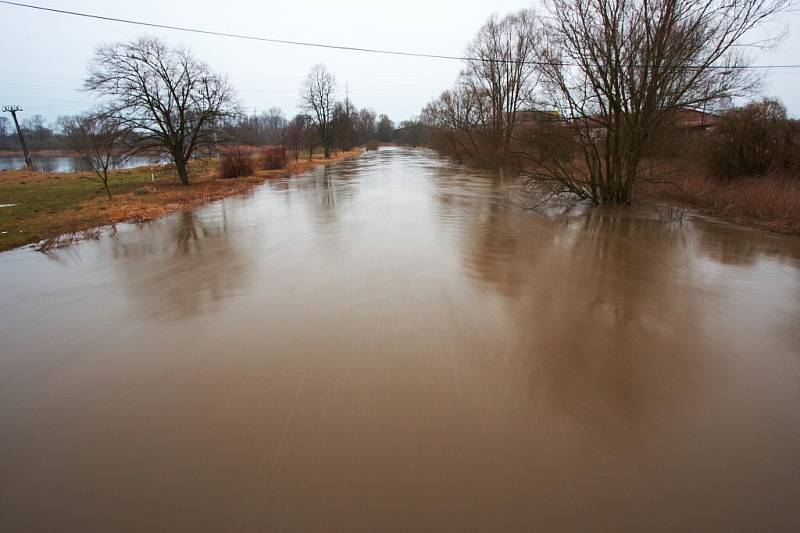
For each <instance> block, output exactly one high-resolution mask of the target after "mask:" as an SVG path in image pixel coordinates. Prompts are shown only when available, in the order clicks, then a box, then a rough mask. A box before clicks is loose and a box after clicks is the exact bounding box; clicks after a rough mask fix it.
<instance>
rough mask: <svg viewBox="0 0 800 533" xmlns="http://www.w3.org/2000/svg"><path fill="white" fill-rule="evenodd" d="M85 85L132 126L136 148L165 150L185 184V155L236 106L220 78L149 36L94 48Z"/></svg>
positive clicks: (203, 143) (210, 137)
mask: <svg viewBox="0 0 800 533" xmlns="http://www.w3.org/2000/svg"><path fill="white" fill-rule="evenodd" d="M85 88H86V89H88V90H89V91H91V92H93V93H95V94H96V95H98V96H101V97H104V98H106V99H108V102H109V103H108V108H107V110H106V114H107V115H108V116H110V117H113V118H114V119H116V120H118V121H119V122H120V123H121V124H122V125H124V126H125V127H126V128H127V129H129V130H131V131H133V132H135V133H136V135H137V137H138V139H139V141H140V143H139V147H140V148H142V149H145V150H159V151H165V152H167V153H168V154H169V156H170V157H171V158H172V160H173V162H174V163H175V167H176V169H177V172H178V176H179V177H180V180H181V183H182V184H184V185H188V184H189V174H188V172H187V163H188V162H189V160H190V159H191V158H192V156H193V155H194V154H195V152H196V151H197V150H198V149H200V148H203V147H209V146H210V145H213V144H214V143H215V142H216V141H217V140H218V136H219V133H220V127H221V124H222V122H223V120H224V119H225V118H226V117H229V116H231V115H232V114H233V113H234V111H235V108H236V104H235V98H234V94H233V91H232V89H231V88H230V86H229V84H228V82H227V81H226V80H225V78H223V77H222V76H220V75H218V74H215V73H214V72H212V71H211V70H210V69H209V67H208V66H207V65H206V64H205V63H203V62H201V61H199V60H197V59H195V58H194V56H192V54H191V53H190V52H189V51H188V50H186V49H183V48H172V47H170V46H168V45H167V44H166V43H164V42H162V41H160V40H158V39H154V38H141V39H138V40H135V41H132V42H130V43H117V44H112V45H108V46H103V47H101V48H99V49H98V50H97V51H96V52H95V56H94V60H93V62H92V64H91V67H90V73H89V78H88V79H87V80H86V82H85Z"/></svg>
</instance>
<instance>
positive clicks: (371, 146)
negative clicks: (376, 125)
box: [367, 139, 381, 151]
mask: <svg viewBox="0 0 800 533" xmlns="http://www.w3.org/2000/svg"><path fill="white" fill-rule="evenodd" d="M380 147H381V142H380V141H379V140H378V139H370V140H368V141H367V150H370V151H372V150H377V149H378V148H380Z"/></svg>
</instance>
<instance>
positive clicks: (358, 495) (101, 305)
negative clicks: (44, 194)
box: [0, 149, 800, 531]
mask: <svg viewBox="0 0 800 533" xmlns="http://www.w3.org/2000/svg"><path fill="white" fill-rule="evenodd" d="M511 188H513V182H512V181H511V180H509V179H508V178H502V177H498V176H491V175H487V174H483V173H480V172H475V171H469V170H466V169H464V168H461V167H457V166H454V165H452V164H450V163H448V162H446V161H443V160H441V159H438V158H436V157H435V156H434V155H433V154H431V153H429V152H426V151H421V150H420V151H411V150H402V149H385V150H381V151H379V152H377V153H370V154H367V155H365V156H364V157H362V158H359V159H357V160H352V161H346V162H342V163H340V164H336V165H334V166H331V167H329V168H318V169H316V170H313V171H311V172H309V173H307V174H305V175H303V176H300V177H296V178H292V179H285V180H276V181H273V182H270V183H268V184H267V185H265V186H264V187H262V188H259V189H257V190H255V191H254V192H253V193H252V194H251V195H249V196H247V197H241V198H231V199H226V200H225V201H222V202H218V203H215V204H212V205H209V206H207V207H205V208H202V209H199V210H196V211H187V212H184V213H179V214H176V215H173V216H170V217H166V218H163V219H161V220H158V221H156V222H153V223H150V224H146V225H143V226H141V227H129V228H124V229H120V231H118V232H117V233H115V234H113V235H108V236H106V237H104V238H103V239H101V240H99V241H97V242H87V243H83V244H81V245H79V246H76V247H72V248H68V249H66V250H59V251H56V252H54V254H53V255H51V256H50V257H47V256H43V255H41V254H36V253H33V252H30V251H15V252H11V253H6V254H2V255H0V291H2V294H3V300H2V301H1V302H0V336H1V338H2V343H3V353H2V356H0V424H1V425H2V427H3V432H2V435H3V437H2V439H0V530H2V531H51V530H53V529H58V528H62V529H64V530H69V531H152V530H166V531H188V530H191V531H228V530H236V531H273V530H281V529H282V530H286V531H323V530H325V531H327V530H336V531H384V530H389V531H416V530H429V531H531V530H544V531H596V530H610V531H756V530H759V531H761V530H763V531H792V530H796V529H797V528H798V527H800V516H798V514H797V511H796V509H795V503H794V498H793V495H795V494H797V493H798V491H800V453H798V452H800V423H798V420H800V386H798V383H800V241H797V240H796V239H788V238H783V237H776V236H770V235H767V234H764V233H759V232H752V231H747V230H743V229H739V228H735V227H732V226H728V225H723V224H719V223H716V222H713V221H709V220H704V219H701V218H697V219H691V220H689V221H688V222H687V223H686V224H684V225H675V224H662V223H660V222H658V220H657V217H654V216H653V215H652V213H648V212H646V211H637V210H635V209H630V208H626V209H606V210H600V209H594V210H586V209H576V210H566V211H564V212H562V213H560V214H549V215H547V216H546V215H544V214H541V213H537V212H533V211H523V210H520V209H518V208H516V207H514V206H513V204H511V203H509V202H508V201H507V200H508V195H509V190H511Z"/></svg>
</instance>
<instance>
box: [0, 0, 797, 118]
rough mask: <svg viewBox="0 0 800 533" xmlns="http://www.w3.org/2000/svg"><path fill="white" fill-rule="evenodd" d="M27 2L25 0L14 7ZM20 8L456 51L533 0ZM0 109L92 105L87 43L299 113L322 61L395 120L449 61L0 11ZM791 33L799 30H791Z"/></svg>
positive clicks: (779, 89) (432, 90)
mask: <svg viewBox="0 0 800 533" xmlns="http://www.w3.org/2000/svg"><path fill="white" fill-rule="evenodd" d="M23 1H24V0H23ZM28 2H29V3H32V4H37V5H42V6H47V7H55V8H60V9H67V10H74V11H84V12H90V13H94V14H99V15H105V16H113V17H119V18H129V19H137V20H143V21H148V22H156V23H162V24H170V25H179V26H188V27H196V28H202V29H209V30H216V31H223V32H233V33H244V34H251V35H258V36H265V37H271V38H277V39H287V40H295V41H313V42H320V43H329V44H337V45H346V46H358V47H368V48H383V49H393V50H403V51H411V52H422V53H435V54H444V55H462V54H463V53H464V48H465V47H466V45H467V43H468V41H469V40H470V39H471V38H472V37H473V35H474V34H475V32H476V31H477V30H478V29H479V28H480V26H481V25H482V24H483V23H484V22H485V20H486V19H487V18H488V17H489V16H490V15H491V14H492V13H493V12H494V13H498V14H504V13H507V12H509V11H513V10H517V9H521V8H524V7H530V6H531V5H533V2H531V1H530V0H528V1H525V0H495V1H493V2H491V3H489V2H486V1H485V0H480V1H479V0H447V1H442V0H437V1H431V0H400V1H395V2H378V1H376V0H339V1H337V2H322V1H319V0H293V1H265V0H225V1H222V2H221V1H219V0H213V1H212V0H193V1H190V0H174V1H171V2H165V1H163V0H137V1H135V2H130V1H129V2H118V1H109V0H28ZM0 20H2V22H3V29H2V32H0V46H1V47H2V50H3V52H4V54H3V62H2V64H1V65H0V104H2V105H8V104H17V105H21V106H23V107H24V108H25V114H24V116H30V115H32V114H34V113H41V114H42V115H44V116H45V117H47V118H48V119H49V120H54V119H55V118H56V117H57V116H59V115H63V114H70V113H77V112H79V111H82V110H85V109H87V108H88V107H90V106H91V102H92V100H91V98H90V97H89V96H88V95H86V94H85V93H83V92H82V91H80V87H81V83H82V80H83V78H84V76H85V73H86V65H87V62H88V61H89V59H90V58H91V55H92V52H93V50H94V48H95V47H96V46H97V45H98V44H101V43H104V42H113V41H119V40H129V39H133V38H136V37H139V36H141V35H152V36H158V37H161V38H163V39H165V40H167V41H169V42H170V43H174V44H183V45H186V46H188V47H189V48H191V49H192V50H193V52H194V53H195V55H197V56H198V57H199V58H201V59H203V60H204V61H206V62H208V63H209V64H210V65H211V67H212V68H213V69H215V70H217V71H219V72H222V73H225V74H227V75H228V77H229V78H230V80H231V82H232V84H233V85H234V86H235V87H236V88H237V90H238V94H239V97H240V100H241V102H242V104H243V105H244V107H245V109H247V110H248V111H251V110H254V109H258V110H264V109H267V108H269V107H272V106H278V107H281V108H282V109H283V110H284V112H285V113H286V114H287V115H288V116H292V115H294V113H295V112H296V111H297V101H298V92H299V87H300V84H301V82H302V81H303V79H304V78H305V76H306V75H307V73H308V70H309V69H310V68H311V66H313V65H314V64H316V63H324V64H325V65H327V66H328V68H329V69H330V70H331V71H332V72H333V73H334V74H335V75H336V78H337V80H338V82H339V85H340V88H341V92H342V93H344V90H345V87H349V91H350V96H351V98H352V99H353V100H354V102H355V104H356V105H358V106H359V107H371V108H373V109H375V110H376V111H377V112H378V113H387V114H388V115H389V116H390V117H392V119H394V120H396V121H400V120H403V119H407V118H409V117H411V116H413V115H416V114H418V113H419V111H420V109H421V108H422V107H423V106H424V105H425V104H426V103H427V102H428V101H429V100H431V99H432V98H433V97H435V96H436V95H438V94H439V93H440V92H441V91H442V90H444V89H446V88H448V87H450V86H451V85H452V83H453V81H454V80H455V78H456V75H457V73H458V71H459V69H460V64H459V63H458V62H456V61H446V60H435V59H421V58H408V57H397V56H382V55H372V54H364V53H355V52H345V51H336V50H323V49H316V48H303V47H296V46H289V45H280V44H266V43H257V42H250V41H241V40H234V39H228V38H222V37H212V36H202V35H193V34H187V33H181V32H177V31H170V30H154V29H145V28H141V27H136V26H129V25H125V24H120V23H115V22H103V21H97V20H87V19H80V18H75V17H70V16H66V15H57V14H50V13H43V12H39V11H32V10H28V9H23V8H19V7H12V6H7V5H2V4H0ZM781 24H784V25H785V26H787V27H788V29H789V36H788V38H787V39H786V40H785V41H783V43H782V44H781V46H780V48H779V49H778V50H774V51H769V52H761V51H758V52H756V53H754V55H755V61H756V62H757V63H760V64H787V63H800V14H798V13H792V14H789V15H786V16H783V17H781ZM795 28H796V31H795ZM798 84H800V69H790V70H775V71H771V72H768V74H767V77H766V83H765V85H764V90H763V93H764V94H766V95H770V96H776V97H778V98H780V99H782V100H783V101H784V103H785V104H786V105H787V107H788V109H789V112H790V114H791V115H793V116H795V117H798V116H800V91H798V90H797V87H798Z"/></svg>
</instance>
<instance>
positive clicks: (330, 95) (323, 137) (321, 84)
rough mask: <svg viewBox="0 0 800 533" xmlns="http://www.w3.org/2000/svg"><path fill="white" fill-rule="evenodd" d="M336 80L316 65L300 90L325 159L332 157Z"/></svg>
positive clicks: (302, 104) (302, 102) (302, 101)
mask: <svg viewBox="0 0 800 533" xmlns="http://www.w3.org/2000/svg"><path fill="white" fill-rule="evenodd" d="M335 93H336V78H335V77H334V76H333V74H331V73H330V72H328V69H327V68H326V67H325V65H315V66H314V67H313V68H312V69H311V72H310V73H309V75H308V78H306V81H305V83H304V84H303V87H302V89H301V90H300V105H301V106H302V107H303V108H304V109H305V110H307V111H308V112H309V113H311V114H312V115H313V116H314V119H315V122H316V126H317V131H318V132H319V137H320V141H322V148H323V150H324V152H325V159H330V157H331V145H332V144H333V127H332V121H333V111H334V107H335V105H336V101H335Z"/></svg>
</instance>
